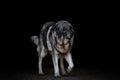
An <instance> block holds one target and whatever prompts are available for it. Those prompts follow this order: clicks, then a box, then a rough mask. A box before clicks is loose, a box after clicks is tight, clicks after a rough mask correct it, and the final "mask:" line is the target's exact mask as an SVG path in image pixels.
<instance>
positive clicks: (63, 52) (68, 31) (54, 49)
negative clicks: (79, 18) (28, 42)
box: [31, 20, 74, 77]
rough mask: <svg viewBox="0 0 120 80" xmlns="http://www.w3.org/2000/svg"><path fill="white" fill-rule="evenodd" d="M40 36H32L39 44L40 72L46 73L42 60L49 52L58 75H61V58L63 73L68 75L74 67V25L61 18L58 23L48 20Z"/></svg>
mask: <svg viewBox="0 0 120 80" xmlns="http://www.w3.org/2000/svg"><path fill="white" fill-rule="evenodd" d="M39 37H40V38H39ZM39 37H38V36H32V37H31V39H32V41H33V42H34V43H35V44H36V45H37V51H38V54H39V63H38V64H39V66H38V67H39V74H44V73H43V71H42V60H43V58H44V57H45V56H46V55H47V54H48V52H49V53H50V54H51V55H52V60H53V65H54V73H55V76H56V77H60V71H59V66H58V59H59V58H60V66H61V70H62V75H66V74H67V73H69V72H71V70H72V69H73V67H74V64H73V61H72V54H71V48H72V45H73V40H74V30H73V27H72V25H71V24H70V23H69V22H68V21H65V20H61V21H58V22H56V23H55V22H47V23H45V24H44V25H43V28H42V29H41V32H40V36H39ZM64 58H65V59H66V61H67V62H68V64H69V66H68V68H67V72H66V71H65V69H64V64H63V59H64Z"/></svg>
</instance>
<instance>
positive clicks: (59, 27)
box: [55, 20, 74, 51]
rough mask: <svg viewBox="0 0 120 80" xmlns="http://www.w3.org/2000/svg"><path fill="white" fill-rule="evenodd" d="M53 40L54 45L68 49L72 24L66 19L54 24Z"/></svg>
mask: <svg viewBox="0 0 120 80" xmlns="http://www.w3.org/2000/svg"><path fill="white" fill-rule="evenodd" d="M55 26H56V27H55V40H56V45H57V46H56V47H57V48H58V49H63V50H62V51H66V50H68V49H69V46H70V42H71V39H72V38H73V36H74V30H73V27H72V25H71V24H70V23H69V22H68V21H64V20H62V21H59V22H57V23H56V24H55Z"/></svg>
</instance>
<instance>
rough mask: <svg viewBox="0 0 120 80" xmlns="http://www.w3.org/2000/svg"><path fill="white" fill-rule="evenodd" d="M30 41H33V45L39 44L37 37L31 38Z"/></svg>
mask: <svg viewBox="0 0 120 80" xmlns="http://www.w3.org/2000/svg"><path fill="white" fill-rule="evenodd" d="M31 40H32V41H33V43H35V44H36V45H38V44H39V38H38V36H36V35H35V36H32V37H31Z"/></svg>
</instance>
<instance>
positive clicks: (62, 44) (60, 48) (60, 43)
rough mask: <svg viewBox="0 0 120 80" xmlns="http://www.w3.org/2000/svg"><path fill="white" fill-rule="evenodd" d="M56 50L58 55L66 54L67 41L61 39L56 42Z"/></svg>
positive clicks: (67, 48)
mask: <svg viewBox="0 0 120 80" xmlns="http://www.w3.org/2000/svg"><path fill="white" fill-rule="evenodd" d="M56 49H57V50H58V51H59V52H60V53H67V51H68V50H69V42H68V40H67V39H63V40H59V39H57V40H56Z"/></svg>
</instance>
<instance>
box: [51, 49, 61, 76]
mask: <svg viewBox="0 0 120 80" xmlns="http://www.w3.org/2000/svg"><path fill="white" fill-rule="evenodd" d="M52 59H53V65H54V74H55V77H60V73H59V66H58V52H57V51H56V50H54V52H53V53H52Z"/></svg>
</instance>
